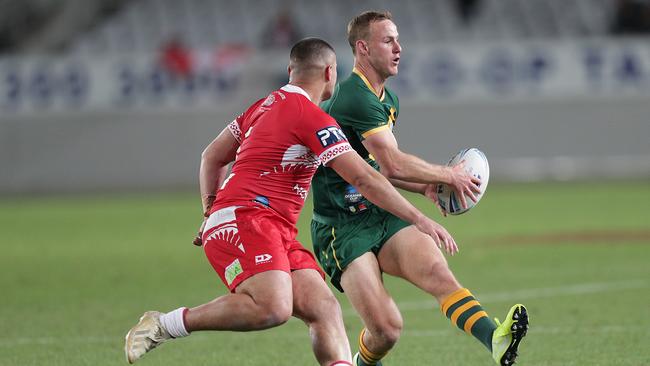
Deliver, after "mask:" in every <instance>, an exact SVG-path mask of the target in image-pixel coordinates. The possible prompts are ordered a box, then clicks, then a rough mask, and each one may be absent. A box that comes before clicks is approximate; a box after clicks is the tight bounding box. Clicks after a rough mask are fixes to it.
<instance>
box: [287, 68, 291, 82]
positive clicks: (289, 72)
mask: <svg viewBox="0 0 650 366" xmlns="http://www.w3.org/2000/svg"><path fill="white" fill-rule="evenodd" d="M287 74H289V79H291V65H289V66H287Z"/></svg>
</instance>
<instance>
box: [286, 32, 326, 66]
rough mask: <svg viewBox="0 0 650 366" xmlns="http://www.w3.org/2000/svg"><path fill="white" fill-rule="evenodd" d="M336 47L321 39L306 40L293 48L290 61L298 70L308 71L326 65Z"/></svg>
mask: <svg viewBox="0 0 650 366" xmlns="http://www.w3.org/2000/svg"><path fill="white" fill-rule="evenodd" d="M330 54H336V52H335V51H334V47H332V46H331V45H330V44H329V43H327V42H325V41H324V40H322V39H320V38H305V39H302V40H300V41H298V42H297V43H296V44H295V45H293V47H292V48H291V53H289V61H290V63H291V65H292V66H293V67H294V68H295V69H298V70H307V69H310V68H312V67H316V66H320V65H322V64H324V63H325V62H326V60H327V57H328V56H329V55H330Z"/></svg>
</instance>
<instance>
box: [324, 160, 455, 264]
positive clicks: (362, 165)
mask: <svg viewBox="0 0 650 366" xmlns="http://www.w3.org/2000/svg"><path fill="white" fill-rule="evenodd" d="M328 166H329V167H330V168H332V169H334V170H335V171H336V172H337V173H338V174H339V175H340V176H341V177H342V178H343V179H345V180H346V181H347V182H348V183H350V184H352V185H353V186H354V187H355V188H356V189H357V190H358V191H359V193H361V194H362V195H363V196H364V197H365V198H367V199H368V200H370V201H371V202H372V203H374V204H376V205H377V206H379V207H381V208H383V209H385V210H386V211H389V212H391V213H392V214H394V215H395V216H397V217H399V218H401V219H403V220H405V221H407V222H410V223H412V224H413V225H415V227H417V228H418V230H420V231H422V232H423V233H425V234H427V235H429V236H431V237H432V238H433V240H434V241H435V242H436V244H437V245H438V247H440V248H444V249H445V250H446V251H447V252H448V253H450V254H452V255H453V254H455V253H457V252H458V246H457V245H456V242H455V241H454V239H453V238H452V236H451V235H450V234H449V232H448V231H447V230H446V229H445V228H444V227H442V226H441V225H440V224H438V223H436V222H435V221H433V220H431V219H429V218H428V217H426V216H425V215H424V214H423V213H422V212H420V211H419V210H418V209H417V208H415V206H413V205H412V204H411V203H410V202H409V201H408V200H406V198H404V197H402V195H401V194H399V192H397V190H396V189H395V187H393V186H392V185H391V183H390V182H389V181H388V179H386V178H385V177H384V176H383V175H381V174H380V173H379V172H377V171H376V170H375V169H373V168H372V167H371V166H370V165H368V164H367V163H366V162H365V160H363V159H362V158H361V157H360V156H359V155H358V154H357V153H356V152H349V153H346V154H343V155H339V156H338V157H336V158H334V159H332V161H330V162H329V164H328Z"/></svg>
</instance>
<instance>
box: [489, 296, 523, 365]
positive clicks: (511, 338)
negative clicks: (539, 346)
mask: <svg viewBox="0 0 650 366" xmlns="http://www.w3.org/2000/svg"><path fill="white" fill-rule="evenodd" d="M495 320H496V323H497V329H495V330H494V333H492V358H494V360H495V361H496V363H497V364H498V365H501V366H510V365H512V364H514V363H515V360H516V359H517V349H518V348H519V343H520V342H521V340H522V339H523V338H524V337H525V336H526V332H527V331H528V312H527V311H526V307H525V306H523V305H522V304H517V305H515V306H513V307H512V308H510V311H509V312H508V315H506V319H505V320H504V321H503V323H500V322H499V319H495Z"/></svg>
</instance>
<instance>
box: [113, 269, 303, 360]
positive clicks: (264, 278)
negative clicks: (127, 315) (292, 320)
mask: <svg viewBox="0 0 650 366" xmlns="http://www.w3.org/2000/svg"><path fill="white" fill-rule="evenodd" d="M292 303H293V297H292V288H291V276H290V275H289V274H288V273H286V272H284V271H277V270H276V271H268V272H263V273H258V274H255V275H253V276H252V277H249V278H248V279H246V280H244V281H243V282H241V283H240V284H239V286H237V288H236V292H235V293H231V294H227V295H224V296H221V297H218V298H216V299H214V300H213V301H211V302H209V303H207V304H203V305H200V306H197V307H194V308H191V309H188V308H179V309H177V310H174V311H171V312H169V313H167V314H162V313H159V312H146V313H145V314H144V315H143V316H142V318H141V319H140V321H139V322H138V324H136V325H135V326H134V327H133V328H131V330H130V331H129V332H128V333H127V335H126V344H125V352H126V357H127V361H128V362H129V363H133V362H135V361H136V360H138V359H140V358H141V357H142V356H143V355H144V354H145V353H147V352H149V351H150V350H152V349H154V348H156V347H157V346H159V345H160V344H161V343H163V342H165V341H167V340H169V339H173V338H180V337H184V336H188V335H189V334H190V333H191V332H193V331H197V330H231V331H248V330H261V329H267V328H270V327H274V326H277V325H280V324H283V323H285V322H286V321H287V320H288V319H289V317H290V316H291V313H292V306H293V305H292Z"/></svg>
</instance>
